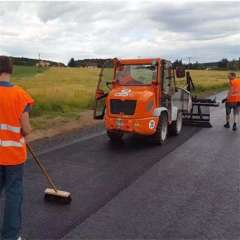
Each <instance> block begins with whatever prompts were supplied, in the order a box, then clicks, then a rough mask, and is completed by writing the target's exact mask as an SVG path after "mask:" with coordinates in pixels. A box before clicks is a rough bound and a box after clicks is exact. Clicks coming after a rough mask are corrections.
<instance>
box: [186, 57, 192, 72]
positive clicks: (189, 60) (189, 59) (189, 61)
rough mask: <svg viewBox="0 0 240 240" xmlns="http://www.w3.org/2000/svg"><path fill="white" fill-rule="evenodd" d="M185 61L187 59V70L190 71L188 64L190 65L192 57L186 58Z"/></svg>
mask: <svg viewBox="0 0 240 240" xmlns="http://www.w3.org/2000/svg"><path fill="white" fill-rule="evenodd" d="M187 59H188V69H190V63H191V59H192V57H187Z"/></svg>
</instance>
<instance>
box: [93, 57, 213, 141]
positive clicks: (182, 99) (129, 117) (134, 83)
mask: <svg viewBox="0 0 240 240" xmlns="http://www.w3.org/2000/svg"><path fill="white" fill-rule="evenodd" d="M182 77H185V71H178V72H177V74H176V70H175V69H173V66H172V64H171V62H170V61H167V60H165V59H161V58H147V59H120V60H119V59H114V60H113V61H112V62H106V64H105V66H104V67H103V68H102V69H101V72H100V75H99V82H98V85H97V90H96V103H95V109H94V118H95V119H104V121H105V127H106V129H107V134H108V136H109V138H110V139H111V140H112V141H119V140H120V139H122V137H123V135H124V134H126V133H136V134H141V135H145V136H150V137H151V138H152V140H153V141H154V142H156V143H158V144H162V143H164V142H165V141H166V139H167V136H168V133H170V134H173V135H178V134H180V132H181V130H182V125H183V121H184V122H186V123H191V122H194V123H196V121H197V120H196V117H197V112H196V110H195V106H198V107H200V109H201V108H202V107H203V106H205V105H206V106H207V107H209V106H211V105H212V104H216V103H214V102H206V101H205V100H204V101H201V100H200V101H199V99H198V100H196V99H195V98H193V97H192V96H191V93H190V91H188V90H186V89H183V88H178V87H177V86H176V78H182ZM203 104H204V105H203ZM198 113H199V112H198ZM206 117H208V122H209V120H210V114H209V115H208V116H207V115H206V113H201V116H200V115H199V119H200V120H199V121H198V123H200V122H201V121H202V122H203V121H204V124H205V125H206V122H207V118H206ZM209 124H210V123H209Z"/></svg>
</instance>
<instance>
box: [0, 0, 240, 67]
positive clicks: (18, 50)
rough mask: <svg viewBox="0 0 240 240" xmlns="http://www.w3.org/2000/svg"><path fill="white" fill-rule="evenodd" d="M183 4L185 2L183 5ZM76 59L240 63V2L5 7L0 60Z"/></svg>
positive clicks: (0, 10) (0, 19)
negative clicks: (3, 56)
mask: <svg viewBox="0 0 240 240" xmlns="http://www.w3.org/2000/svg"><path fill="white" fill-rule="evenodd" d="M179 2H180V1H179ZM38 53H41V57H42V58H45V59H52V60H57V61H62V62H64V63H67V62H68V60H69V59H70V58H71V57H74V58H75V59H82V58H95V57H99V58H106V57H120V58H123V57H127V58H130V57H164V58H167V59H171V60H174V59H176V58H182V59H183V60H186V59H187V57H192V61H200V62H206V61H214V60H220V59H222V58H223V57H228V58H230V59H231V58H238V57H240V2H229V1H228V2H206V1H204V2H196V1H195V2H189V1H187V2H186V1H184V2H182V1H181V3H178V2H176V1H173V2H171V1H168V2H163V1H130V0H128V1H114V2H112V1H96V2H94V1H90V2H86V1H84V2H81V1H80V2H0V54H6V55H12V56H24V57H32V58H37V57H38Z"/></svg>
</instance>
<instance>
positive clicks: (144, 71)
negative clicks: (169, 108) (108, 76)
mask: <svg viewBox="0 0 240 240" xmlns="http://www.w3.org/2000/svg"><path fill="white" fill-rule="evenodd" d="M156 76H157V67H156V66H154V65H121V66H119V67H118V68H117V71H116V81H117V82H118V83H119V84H120V85H127V86H129V85H136V86H138V85H150V84H152V81H153V80H156Z"/></svg>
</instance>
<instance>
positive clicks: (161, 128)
mask: <svg viewBox="0 0 240 240" xmlns="http://www.w3.org/2000/svg"><path fill="white" fill-rule="evenodd" d="M167 135H168V116H167V113H165V112H163V113H161V115H160V117H159V122H158V126H157V129H156V132H155V134H154V135H153V141H154V143H156V144H159V145H161V144H163V143H164V142H165V141H166V140H167Z"/></svg>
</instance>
